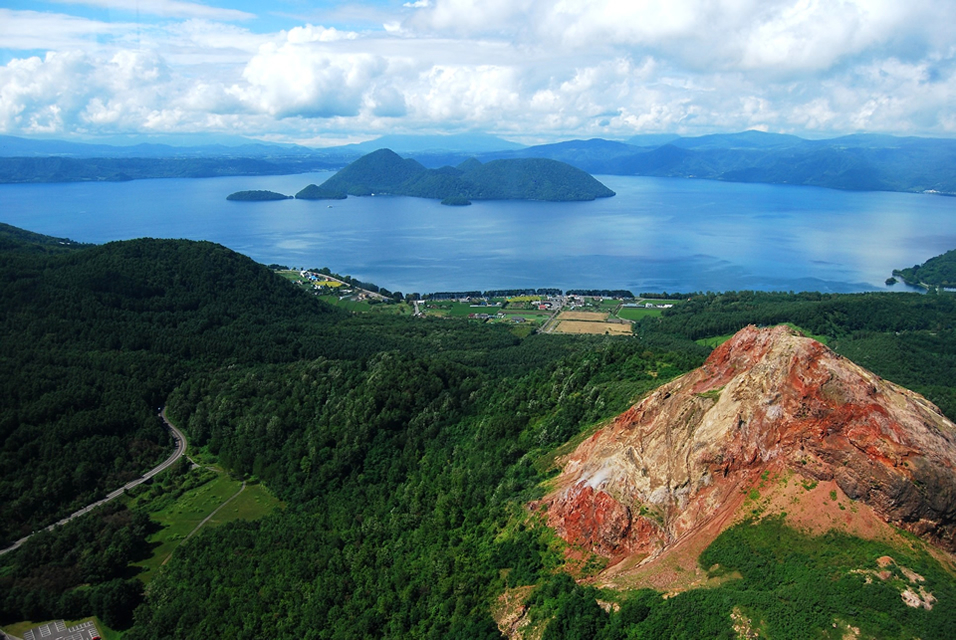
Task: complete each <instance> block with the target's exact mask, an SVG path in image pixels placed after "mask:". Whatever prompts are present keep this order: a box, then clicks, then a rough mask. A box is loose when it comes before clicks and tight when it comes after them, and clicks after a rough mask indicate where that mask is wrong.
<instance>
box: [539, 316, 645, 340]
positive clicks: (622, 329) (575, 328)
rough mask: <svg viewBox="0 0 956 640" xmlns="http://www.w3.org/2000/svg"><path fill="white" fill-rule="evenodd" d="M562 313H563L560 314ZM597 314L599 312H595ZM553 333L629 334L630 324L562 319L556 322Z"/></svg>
mask: <svg viewBox="0 0 956 640" xmlns="http://www.w3.org/2000/svg"><path fill="white" fill-rule="evenodd" d="M562 315H563V314H562ZM595 315H599V314H595ZM554 332H555V333H574V334H585V333H590V334H597V335H604V334H605V333H609V334H611V335H629V334H630V333H631V325H630V324H627V323H624V324H617V323H611V322H585V321H582V320H562V321H561V322H559V323H558V326H557V327H555V329H554Z"/></svg>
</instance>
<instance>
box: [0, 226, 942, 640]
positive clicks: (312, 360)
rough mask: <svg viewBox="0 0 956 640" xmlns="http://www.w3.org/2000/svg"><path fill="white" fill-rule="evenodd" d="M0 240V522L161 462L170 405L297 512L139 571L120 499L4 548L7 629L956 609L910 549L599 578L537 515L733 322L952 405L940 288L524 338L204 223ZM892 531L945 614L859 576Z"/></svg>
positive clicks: (132, 631) (183, 629)
mask: <svg viewBox="0 0 956 640" xmlns="http://www.w3.org/2000/svg"><path fill="white" fill-rule="evenodd" d="M0 237H2V238H3V239H4V242H5V243H6V244H5V245H4V246H5V249H4V250H3V251H2V252H0V276H2V277H0V322H2V323H3V331H2V334H0V376H2V379H3V384H4V388H5V389H9V390H10V393H8V394H4V398H3V399H2V401H0V402H2V404H0V435H2V440H0V441H2V442H3V448H2V450H0V456H2V465H0V508H2V512H3V513H4V515H5V518H4V519H3V520H2V521H0V527H2V529H0V539H2V542H4V543H9V542H10V541H12V540H14V539H16V538H17V537H19V536H20V535H22V534H24V533H27V532H29V531H31V530H33V529H36V528H39V527H40V526H43V525H45V524H47V523H49V522H52V521H54V520H56V519H57V518H58V517H59V516H61V515H62V514H64V513H66V512H68V511H69V510H71V509H72V508H74V507H76V506H78V505H81V504H83V503H84V502H85V501H88V500H90V499H92V498H94V497H96V496H99V495H101V494H103V493H105V492H106V491H109V490H111V489H114V488H116V487H117V486H121V485H122V483H123V482H124V481H125V480H126V479H128V478H130V477H133V476H135V475H137V474H138V473H141V472H142V471H143V470H144V469H146V468H148V467H150V466H152V465H153V464H155V463H156V462H157V461H158V460H160V459H162V458H164V457H165V455H166V454H167V453H168V451H169V448H170V443H169V441H168V436H166V434H165V432H164V431H163V429H162V426H161V424H160V422H159V420H158V419H157V417H156V415H155V413H156V409H157V408H158V407H159V406H161V405H164V404H165V405H166V406H167V409H168V413H169V415H170V416H171V417H172V418H173V420H174V421H175V422H176V423H177V425H178V426H179V427H180V428H182V429H183V430H184V431H185V432H186V434H187V435H188V437H189V439H190V446H191V447H192V449H193V450H194V451H195V452H199V453H201V454H202V455H203V456H204V459H207V460H214V461H216V463H217V464H219V465H221V466H222V467H223V468H225V469H228V470H229V471H230V472H231V473H233V474H235V475H236V476H237V477H239V478H248V479H255V480H258V481H261V482H263V483H264V484H265V485H267V486H268V487H269V488H270V490H271V491H273V492H274V493H275V494H276V496H277V497H278V498H280V499H281V500H282V501H283V503H284V504H285V508H284V509H283V510H280V511H276V512H274V513H272V514H271V515H268V516H266V517H263V518H260V519H257V520H252V521H236V522H231V523H229V524H225V525H222V526H218V527H215V528H209V529H206V530H204V531H202V532H201V533H200V534H199V535H197V536H196V537H194V538H192V539H190V540H188V541H186V542H184V543H183V544H182V545H181V546H180V547H179V548H178V549H177V550H176V552H175V554H173V556H172V557H171V559H170V561H169V562H168V564H166V565H165V566H163V567H162V569H161V570H159V571H158V573H157V574H156V575H155V576H154V577H153V578H152V579H151V580H150V581H149V584H148V585H147V586H145V587H144V585H143V584H142V582H140V581H139V580H138V579H137V578H136V572H135V570H133V569H132V568H131V567H130V564H131V563H132V562H134V561H136V560H138V559H140V558H142V556H143V555H144V554H146V553H148V548H147V546H148V545H146V543H145V539H146V537H147V536H148V534H149V532H150V531H151V528H152V527H154V526H155V525H154V524H153V523H152V521H151V520H150V519H149V518H148V516H146V515H144V512H142V511H140V510H139V509H138V508H136V507H129V508H127V507H126V506H125V505H124V504H116V505H108V506H107V507H104V508H101V509H99V510H97V511H95V512H94V513H93V514H90V515H89V516H85V517H84V518H80V519H78V520H76V521H74V522H72V523H70V524H69V525H67V526H64V527H61V528H58V529H55V530H54V531H52V532H49V533H44V534H42V535H38V536H35V537H33V538H31V539H30V541H28V542H27V543H26V544H25V545H24V546H23V547H22V548H20V549H19V550H17V551H15V552H12V553H9V554H6V555H4V556H0V592H2V593H3V594H4V595H3V597H2V598H0V624H7V623H10V622H16V621H19V620H23V619H33V620H40V619H48V618H53V617H64V618H74V617H77V616H79V615H89V614H93V613H95V614H97V615H99V616H100V618H101V620H103V621H104V622H106V623H107V624H109V625H111V626H113V627H114V628H120V629H125V628H128V629H129V630H128V631H127V632H126V633H125V634H124V638H129V639H131V640H137V639H139V638H184V639H185V638H196V637H203V636H218V637H230V638H262V637H277V638H292V637H313V638H379V637H395V638H409V637H422V638H462V639H464V638H499V637H500V633H499V631H498V629H497V626H496V624H495V622H494V620H493V619H492V615H491V611H492V608H493V606H494V605H495V603H496V601H497V598H498V596H499V595H500V594H501V593H502V592H504V591H505V590H506V589H525V591H524V592H523V593H526V594H527V595H526V596H525V598H526V600H525V601H526V602H527V603H528V604H529V606H530V607H531V612H532V616H533V617H535V620H536V621H537V623H538V624H540V625H542V626H543V628H544V632H543V637H544V638H607V639H609V640H610V639H614V640H616V639H618V638H630V637H642V638H645V637H646V638H651V637H654V638H658V637H688V638H692V637H727V638H731V637H735V635H734V634H735V632H734V630H733V628H732V625H731V613H732V612H733V611H735V610H737V609H739V610H741V611H744V612H746V613H747V615H750V616H754V617H756V618H759V619H760V620H764V621H765V622H766V630H767V631H768V633H769V635H770V637H782V638H798V637H806V633H807V630H808V629H816V630H817V633H818V635H820V636H821V637H840V636H841V634H842V631H841V632H840V634H836V631H837V630H836V629H834V628H832V627H830V626H829V625H830V623H831V622H832V621H833V620H834V619H840V620H845V621H847V622H849V623H852V624H853V625H855V626H857V627H859V628H861V629H862V630H863V632H864V633H866V634H870V635H874V636H876V637H914V636H919V637H922V638H945V637H947V632H948V630H949V629H951V628H952V626H953V625H954V624H956V621H954V620H953V619H952V616H953V615H954V614H953V612H954V611H956V607H952V606H944V605H943V604H942V603H943V602H944V599H945V601H946V602H950V603H951V602H952V598H953V597H956V588H954V585H956V581H954V579H953V577H952V575H950V574H948V573H946V572H945V570H944V569H942V568H941V567H940V566H939V564H938V563H936V561H935V560H933V559H932V558H930V557H928V556H924V555H921V554H920V553H919V552H918V551H915V550H912V549H910V550H908V551H907V550H900V549H886V548H884V547H880V546H879V545H874V544H871V543H863V542H862V541H857V540H852V539H848V538H840V537H839V536H837V537H831V538H827V539H817V538H813V539H810V538H807V537H806V536H804V534H799V533H797V532H795V531H793V530H791V529H789V528H787V527H786V525H785V523H783V522H777V521H764V522H761V523H759V524H753V523H745V524H743V525H739V526H738V527H735V528H734V529H731V530H729V531H728V532H726V533H725V534H724V535H723V536H721V537H720V538H718V540H717V542H715V543H714V545H712V547H711V548H710V549H709V550H708V551H707V552H706V554H705V557H703V558H702V561H701V562H702V566H703V567H704V568H705V569H709V568H711V567H715V566H716V567H719V569H714V571H715V572H716V573H715V575H717V574H720V572H724V574H728V575H729V574H733V575H736V574H735V573H734V572H736V573H739V574H740V576H741V578H739V579H737V580H730V581H728V582H726V583H723V584H722V586H721V587H720V588H715V589H709V590H703V591H689V592H686V593H684V594H681V595H680V596H678V597H672V598H668V599H664V598H663V597H662V596H661V594H659V593H657V592H653V591H646V590H641V591H635V592H632V593H624V594H615V593H611V592H606V591H599V590H597V589H595V588H594V587H590V586H586V585H585V584H578V583H576V582H575V580H574V579H572V578H571V577H570V576H569V575H568V574H567V573H565V572H563V571H561V570H559V567H561V566H562V564H563V552H562V548H561V545H560V544H559V542H558V541H557V540H556V538H555V536H554V534H553V533H551V532H550V530H548V529H547V528H546V527H543V526H541V524H540V523H539V522H538V521H537V520H536V518H535V516H534V514H530V513H528V512H527V510H526V509H525V508H524V505H525V504H526V503H527V502H528V501H529V500H531V499H533V498H535V497H538V496H540V495H541V493H542V491H543V489H542V484H541V483H542V482H544V481H546V480H547V478H549V477H550V475H551V474H552V473H553V470H552V469H551V460H552V459H553V456H554V453H555V450H556V449H557V448H558V447H560V446H562V445H563V444H564V443H566V442H567V441H569V440H572V439H574V438H575V437H579V434H581V433H582V430H584V429H587V428H588V427H589V426H591V425H594V424H595V423H598V422H600V421H601V420H604V419H607V418H609V417H612V416H614V415H616V414H617V413H619V412H620V411H622V410H623V409H625V408H627V407H628V406H629V405H630V404H631V403H632V402H634V401H635V400H636V399H637V398H639V397H641V396H642V395H643V394H645V393H646V392H647V391H649V390H650V389H653V388H654V387H656V386H657V385H659V384H661V383H663V382H665V381H667V380H670V379H672V378H673V377H675V376H677V375H680V374H681V373H683V372H686V371H689V370H690V369H692V368H694V367H696V366H698V365H699V364H700V363H702V362H703V360H704V358H706V356H707V355H708V353H709V352H710V347H709V346H706V343H707V341H706V340H705V339H712V338H716V337H719V336H724V335H728V334H731V333H733V332H734V331H736V330H738V329H740V328H741V327H743V326H746V325H747V324H750V323H755V324H761V325H763V324H775V323H779V322H791V323H794V324H796V325H797V326H799V327H800V328H801V329H803V330H805V331H807V332H809V333H812V334H814V335H817V336H819V337H821V338H823V339H826V340H827V342H828V344H829V345H830V346H831V347H833V348H834V349H836V350H837V351H838V352H840V353H842V354H844V355H847V356H848V357H850V358H852V359H854V360H856V361H858V362H860V363H861V364H863V365H864V366H866V367H868V368H870V369H872V370H874V371H876V372H877V373H879V374H880V375H883V376H885V377H887V378H889V379H891V380H893V381H895V382H898V383H900V384H903V385H905V386H908V387H911V388H914V389H916V390H918V391H921V392H922V393H925V394H926V395H928V396H929V397H930V398H931V399H932V400H933V401H935V402H937V403H938V404H939V405H940V406H941V407H942V408H943V410H944V411H945V412H947V414H948V415H950V416H953V415H956V382H954V380H953V377H952V375H951V372H952V371H953V369H954V365H956V336H954V334H953V322H954V318H956V299H954V298H952V297H950V296H949V295H946V294H939V295H918V294H858V295H827V294H817V293H805V294H782V293H761V292H728V293H724V294H695V295H690V296H687V297H685V298H683V299H681V300H680V301H678V303H677V304H675V305H674V307H673V308H671V309H667V310H665V311H664V312H663V314H662V315H661V317H648V318H645V319H643V320H642V321H640V322H638V323H637V324H635V328H634V335H633V336H628V337H620V338H613V337H571V336H563V337H562V336H550V335H531V336H528V337H526V338H519V337H517V336H515V335H514V334H512V333H510V332H509V330H508V329H507V328H506V327H503V326H492V325H484V324H480V323H476V322H470V321H466V320H456V319H424V318H403V317H398V316H391V315H375V314H364V315H363V314H349V313H345V312H343V311H340V310H337V309H335V308H332V307H329V306H327V305H325V304H323V303H322V302H321V301H319V300H317V299H316V298H314V297H313V296H308V295H304V294H303V293H302V291H301V290H300V289H299V288H296V287H295V286H294V285H292V284H291V283H289V282H288V281H286V280H283V279H282V278H280V277H279V276H277V275H275V274H274V273H273V272H271V271H270V270H269V269H268V268H266V267H264V266H261V265H258V264H256V263H254V262H252V261H251V260H249V259H247V258H245V257H243V256H240V255H238V254H235V253H234V252H231V251H229V250H228V249H226V248H224V247H221V246H218V245H214V244H210V243H197V242H187V241H161V240H136V241H129V242H118V243H110V244H107V245H103V246H96V247H88V246H77V247H74V246H72V245H69V244H60V241H55V242H52V243H51V242H50V240H49V239H45V238H43V237H34V236H31V235H29V234H23V233H15V232H13V231H10V232H9V233H8V235H3V236H0ZM44 244H46V245H47V246H50V247H55V248H56V249H57V252H56V253H49V252H47V251H43V250H41V249H42V247H43V246H44ZM27 467H29V468H30V470H31V473H29V474H26V473H23V472H22V470H23V469H24V468H27ZM185 474H186V469H185V468H183V467H180V468H178V469H176V470H173V471H169V472H165V474H164V476H165V477H164V478H162V479H161V480H160V482H161V483H162V485H163V486H164V487H167V489H166V490H170V491H173V490H176V487H177V486H180V485H181V483H182V482H185V481H186V480H183V479H184V478H188V476H187V475H185ZM890 552H892V554H894V556H895V557H900V558H904V559H905V560H906V561H907V562H908V563H909V565H908V566H913V567H916V568H917V569H918V570H919V572H920V573H921V574H922V575H924V576H925V577H926V579H927V581H928V582H927V584H928V585H930V586H931V588H932V590H933V592H934V593H935V594H936V596H937V597H938V598H939V599H940V603H941V604H940V606H938V607H936V608H935V609H934V610H933V611H924V610H909V609H908V608H905V607H904V606H903V605H902V604H901V601H900V599H899V594H898V592H897V593H896V594H895V595H894V594H893V593H892V590H891V589H888V588H884V587H885V585H882V584H881V583H879V584H873V585H871V584H869V583H865V580H864V577H863V576H862V575H857V574H852V573H851V572H850V571H851V570H853V569H856V568H865V567H866V566H868V564H867V563H872V559H873V558H874V557H878V556H879V555H881V554H886V553H890ZM707 554H709V555H707ZM874 554H876V555H874ZM901 554H903V555H901ZM721 575H723V574H721ZM821 581H822V583H821ZM821 584H824V585H825V587H826V588H821V587H820V585H821ZM894 598H895V600H894ZM597 599H600V600H602V601H608V600H610V601H612V602H614V603H615V606H614V607H610V608H602V607H601V606H599V605H598V604H597V602H596V600H597ZM124 612H125V614H124ZM130 612H132V615H129V614H130Z"/></svg>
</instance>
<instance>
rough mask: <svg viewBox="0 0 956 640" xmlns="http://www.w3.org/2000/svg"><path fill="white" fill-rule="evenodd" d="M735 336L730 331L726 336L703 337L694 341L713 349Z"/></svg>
mask: <svg viewBox="0 0 956 640" xmlns="http://www.w3.org/2000/svg"><path fill="white" fill-rule="evenodd" d="M733 337H734V335H733V334H732V333H730V334H727V335H725V336H714V337H713V338H701V339H700V340H694V342H696V343H697V344H699V345H701V346H704V347H710V348H711V349H716V348H717V347H719V346H720V345H722V344H724V343H725V342H727V341H728V340H730V339H731V338H733Z"/></svg>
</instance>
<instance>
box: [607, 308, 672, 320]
mask: <svg viewBox="0 0 956 640" xmlns="http://www.w3.org/2000/svg"><path fill="white" fill-rule="evenodd" d="M663 312H664V310H663V309H646V308H641V307H622V308H621V310H620V311H618V312H617V316H618V317H619V318H624V319H625V320H640V319H641V318H660V317H661V314H662V313H663Z"/></svg>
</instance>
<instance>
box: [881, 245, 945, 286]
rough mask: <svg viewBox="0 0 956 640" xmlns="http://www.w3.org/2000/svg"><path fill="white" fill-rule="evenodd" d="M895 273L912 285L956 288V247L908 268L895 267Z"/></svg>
mask: <svg viewBox="0 0 956 640" xmlns="http://www.w3.org/2000/svg"><path fill="white" fill-rule="evenodd" d="M893 275H894V276H896V277H897V278H900V279H901V280H903V282H905V283H906V284H908V285H910V286H912V287H923V288H924V289H925V288H935V287H942V288H944V289H952V288H956V249H953V250H951V251H947V252H946V253H944V254H942V255H939V256H936V257H934V258H930V259H929V260H927V261H926V262H924V263H923V264H917V265H914V266H912V267H909V268H908V269H894V270H893Z"/></svg>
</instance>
